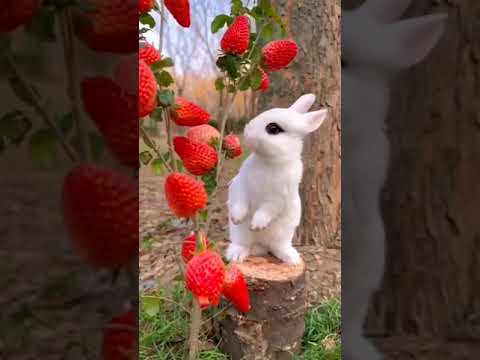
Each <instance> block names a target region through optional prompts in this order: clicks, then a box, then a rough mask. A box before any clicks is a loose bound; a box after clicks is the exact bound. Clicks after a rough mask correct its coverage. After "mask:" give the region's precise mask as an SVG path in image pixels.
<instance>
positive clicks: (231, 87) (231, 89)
mask: <svg viewBox="0 0 480 360" xmlns="http://www.w3.org/2000/svg"><path fill="white" fill-rule="evenodd" d="M235 90H236V88H235V86H234V85H232V84H230V85H228V87H227V91H228V92H229V93H230V94H232V93H234V92H235Z"/></svg>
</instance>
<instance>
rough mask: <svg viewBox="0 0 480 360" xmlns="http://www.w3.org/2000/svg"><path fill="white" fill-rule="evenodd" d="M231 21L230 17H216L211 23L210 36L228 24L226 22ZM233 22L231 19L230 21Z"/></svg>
mask: <svg viewBox="0 0 480 360" xmlns="http://www.w3.org/2000/svg"><path fill="white" fill-rule="evenodd" d="M230 19H231V17H230V16H228V15H225V14H221V15H217V16H216V17H215V19H213V21H212V25H211V30H212V34H216V33H217V32H218V31H219V30H220V29H221V28H222V27H224V26H225V24H228V21H229V20H230ZM232 20H233V19H232Z"/></svg>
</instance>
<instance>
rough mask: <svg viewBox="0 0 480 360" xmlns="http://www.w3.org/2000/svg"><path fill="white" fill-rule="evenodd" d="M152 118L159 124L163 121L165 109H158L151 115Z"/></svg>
mask: <svg viewBox="0 0 480 360" xmlns="http://www.w3.org/2000/svg"><path fill="white" fill-rule="evenodd" d="M150 118H151V119H153V120H155V121H158V122H160V121H163V109H162V108H161V107H157V108H156V109H155V110H153V112H152V113H151V114H150Z"/></svg>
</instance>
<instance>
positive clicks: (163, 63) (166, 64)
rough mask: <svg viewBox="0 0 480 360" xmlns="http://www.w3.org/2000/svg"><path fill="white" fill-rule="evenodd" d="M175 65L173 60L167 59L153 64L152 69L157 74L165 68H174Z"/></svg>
mask: <svg viewBox="0 0 480 360" xmlns="http://www.w3.org/2000/svg"><path fill="white" fill-rule="evenodd" d="M173 65H175V64H174V63H173V60H172V59H171V58H165V59H162V60H160V61H157V62H156V63H153V64H152V65H150V67H151V68H152V70H153V71H154V72H155V71H159V70H162V69H163V68H166V67H172V66H173Z"/></svg>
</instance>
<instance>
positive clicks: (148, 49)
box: [138, 43, 162, 65]
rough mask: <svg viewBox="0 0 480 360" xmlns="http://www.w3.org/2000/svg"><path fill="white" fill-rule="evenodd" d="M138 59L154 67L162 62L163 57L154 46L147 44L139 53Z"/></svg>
mask: <svg viewBox="0 0 480 360" xmlns="http://www.w3.org/2000/svg"><path fill="white" fill-rule="evenodd" d="M138 58H139V59H141V60H143V61H145V62H146V63H147V64H148V65H152V64H155V63H156V62H158V61H160V59H161V58H162V56H161V55H160V52H159V51H158V50H157V49H155V47H154V46H153V45H151V44H148V43H147V44H145V45H144V46H143V47H141V48H140V50H139V51H138Z"/></svg>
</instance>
